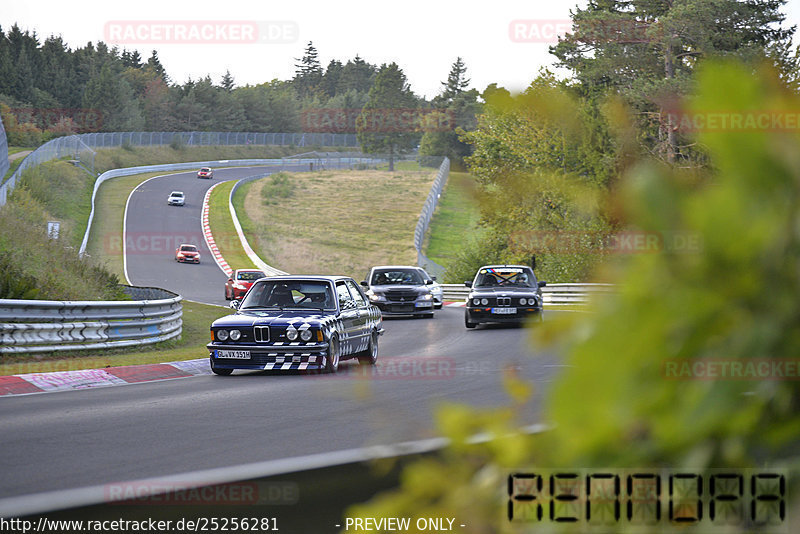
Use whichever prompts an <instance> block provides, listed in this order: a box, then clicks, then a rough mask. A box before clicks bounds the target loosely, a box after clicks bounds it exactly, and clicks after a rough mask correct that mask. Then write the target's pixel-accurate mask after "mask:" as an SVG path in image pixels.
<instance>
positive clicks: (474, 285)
mask: <svg viewBox="0 0 800 534" xmlns="http://www.w3.org/2000/svg"><path fill="white" fill-rule="evenodd" d="M464 285H465V286H467V287H469V288H470V292H469V295H468V296H467V302H466V307H465V309H464V325H465V326H466V327H467V328H475V327H476V326H478V325H479V324H481V323H516V324H522V323H523V322H524V321H525V320H526V319H528V318H538V319H539V320H541V319H542V287H544V286H545V285H547V283H546V282H539V281H537V280H536V275H535V274H533V269H532V268H530V267H528V266H526V265H484V266H483V267H481V268H480V269H478V272H477V274H475V279H474V280H473V281H472V282H464Z"/></svg>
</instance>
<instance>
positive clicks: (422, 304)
mask: <svg viewBox="0 0 800 534" xmlns="http://www.w3.org/2000/svg"><path fill="white" fill-rule="evenodd" d="M432 305H433V303H432V302H417V303H416V304H415V306H416V307H417V308H430V307H431V306H432Z"/></svg>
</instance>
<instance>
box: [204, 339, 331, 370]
mask: <svg viewBox="0 0 800 534" xmlns="http://www.w3.org/2000/svg"><path fill="white" fill-rule="evenodd" d="M206 348H208V352H209V360H210V362H211V366H212V367H216V368H217V369H247V370H252V371H306V370H323V369H325V364H326V362H327V358H328V344H327V343H291V344H285V345H235V344H222V343H209V344H208V345H206ZM220 350H229V351H247V352H249V355H250V358H247V359H244V358H225V357H222V358H221V357H219V351H220Z"/></svg>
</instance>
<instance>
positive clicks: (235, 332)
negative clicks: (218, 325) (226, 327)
mask: <svg viewBox="0 0 800 534" xmlns="http://www.w3.org/2000/svg"><path fill="white" fill-rule="evenodd" d="M230 336H231V341H239V338H241V337H242V333H241V332H240V331H238V330H231V332H230Z"/></svg>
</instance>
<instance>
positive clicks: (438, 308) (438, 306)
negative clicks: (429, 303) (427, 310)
mask: <svg viewBox="0 0 800 534" xmlns="http://www.w3.org/2000/svg"><path fill="white" fill-rule="evenodd" d="M442 306H443V304H436V305H434V306H433V307H434V308H436V309H437V310H441V309H442Z"/></svg>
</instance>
